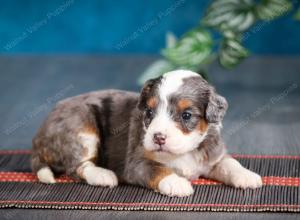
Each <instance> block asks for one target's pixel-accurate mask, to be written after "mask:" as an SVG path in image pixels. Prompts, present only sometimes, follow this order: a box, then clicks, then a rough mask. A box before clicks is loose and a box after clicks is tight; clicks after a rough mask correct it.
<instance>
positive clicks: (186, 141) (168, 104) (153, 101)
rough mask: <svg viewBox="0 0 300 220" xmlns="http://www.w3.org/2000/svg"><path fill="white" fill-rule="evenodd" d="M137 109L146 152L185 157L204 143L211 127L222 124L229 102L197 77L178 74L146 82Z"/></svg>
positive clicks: (173, 73) (187, 72) (172, 73)
mask: <svg viewBox="0 0 300 220" xmlns="http://www.w3.org/2000/svg"><path fill="white" fill-rule="evenodd" d="M138 108H139V109H140V110H141V111H143V124H144V130H145V135H144V139H143V145H144V147H145V149H146V150H148V151H154V152H160V153H170V154H184V153H187V152H189V151H192V150H194V149H196V148H197V147H198V146H199V144H200V143H201V142H202V141H203V140H204V139H205V136H206V133H207V129H208V125H209V124H210V123H216V124H218V123H221V121H222V119H223V116H224V114H225V112H226V109H227V102H226V100H225V98H223V97H222V96H220V95H218V94H217V93H216V92H215V90H214V88H213V87H211V86H210V85H209V84H208V83H207V82H206V81H205V80H204V79H203V78H202V77H201V76H200V75H198V74H197V73H194V72H191V71H187V70H176V71H172V72H169V73H166V74H164V75H163V76H161V77H159V78H156V79H151V80H149V81H147V82H146V83H145V85H144V87H143V89H142V92H141V96H140V100H139V104H138Z"/></svg>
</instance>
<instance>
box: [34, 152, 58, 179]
mask: <svg viewBox="0 0 300 220" xmlns="http://www.w3.org/2000/svg"><path fill="white" fill-rule="evenodd" d="M31 167H32V171H33V172H35V173H36V175H37V178H38V179H39V181H40V182H42V183H56V181H55V178H54V174H53V172H52V170H51V169H50V167H49V166H48V165H47V164H45V163H42V162H41V160H40V157H39V155H37V154H35V153H34V152H33V155H32V157H31Z"/></svg>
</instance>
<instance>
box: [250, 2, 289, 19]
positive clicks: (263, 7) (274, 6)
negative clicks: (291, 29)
mask: <svg viewBox="0 0 300 220" xmlns="http://www.w3.org/2000/svg"><path fill="white" fill-rule="evenodd" d="M292 8H293V4H292V3H291V2H290V1H289V0H262V1H261V2H260V3H258V4H257V6H256V7H255V12H256V14H257V16H258V17H259V18H260V19H262V20H273V19H275V18H277V17H280V16H282V15H284V14H286V13H287V12H288V11H290V10H291V9H292Z"/></svg>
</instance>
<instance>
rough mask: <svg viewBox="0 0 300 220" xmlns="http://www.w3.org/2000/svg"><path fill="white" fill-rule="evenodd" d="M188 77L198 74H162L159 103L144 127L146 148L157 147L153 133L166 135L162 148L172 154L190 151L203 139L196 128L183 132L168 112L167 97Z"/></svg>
mask: <svg viewBox="0 0 300 220" xmlns="http://www.w3.org/2000/svg"><path fill="white" fill-rule="evenodd" d="M188 77H200V76H199V75H198V74H197V73H194V72H192V71H187V70H176V71H172V72H168V73H166V74H164V75H163V78H162V81H161V84H160V86H159V88H158V94H159V99H160V100H159V105H158V107H157V109H156V113H155V116H154V118H153V120H152V122H151V124H150V125H149V127H148V128H147V129H146V134H145V139H144V147H145V148H146V149H147V150H150V151H151V150H157V149H158V148H159V146H158V145H157V144H155V143H154V141H153V136H154V134H155V133H162V134H164V135H166V144H165V145H164V146H163V147H162V148H163V150H165V151H169V152H171V153H173V154H183V153H186V152H188V151H191V150H193V149H195V148H196V147H198V145H199V143H200V142H201V141H202V140H203V139H204V137H205V135H201V134H200V133H199V132H198V131H197V130H196V131H192V132H190V133H189V134H183V133H182V131H181V130H180V129H179V128H178V127H177V126H176V123H175V122H174V121H173V119H172V118H171V116H170V113H169V112H168V97H169V96H170V95H171V94H173V93H175V92H176V91H178V89H179V88H180V86H182V84H183V79H184V78H188Z"/></svg>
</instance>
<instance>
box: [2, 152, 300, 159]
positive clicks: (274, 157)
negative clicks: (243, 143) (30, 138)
mask: <svg viewBox="0 0 300 220" xmlns="http://www.w3.org/2000/svg"><path fill="white" fill-rule="evenodd" d="M10 154H31V150H0V155H10ZM231 156H232V157H235V158H250V159H251V158H253V159H296V160H300V155H253V154H248V155H247V154H231Z"/></svg>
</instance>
